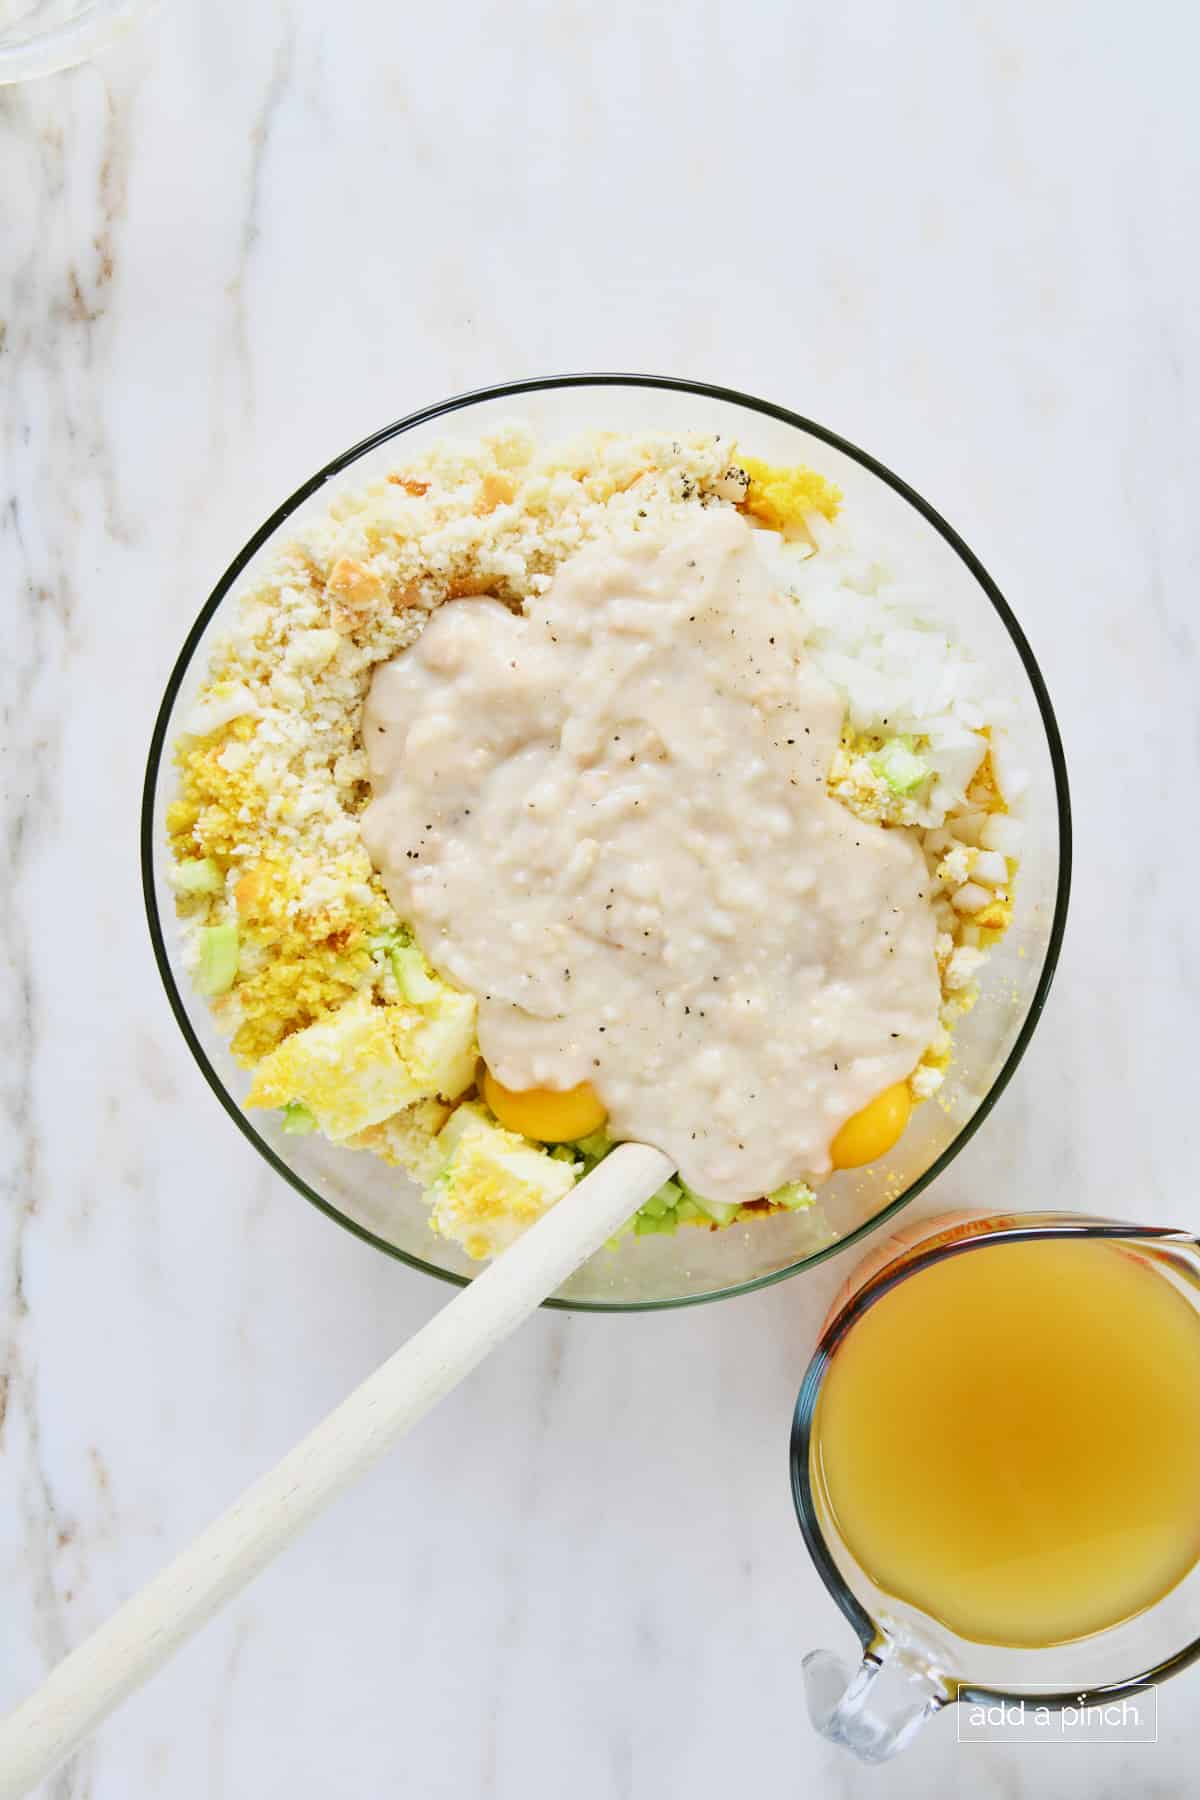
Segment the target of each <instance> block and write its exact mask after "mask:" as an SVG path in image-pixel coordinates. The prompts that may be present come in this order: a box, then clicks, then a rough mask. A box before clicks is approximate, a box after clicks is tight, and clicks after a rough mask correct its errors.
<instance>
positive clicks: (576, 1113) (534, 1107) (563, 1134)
mask: <svg viewBox="0 0 1200 1800" xmlns="http://www.w3.org/2000/svg"><path fill="white" fill-rule="evenodd" d="M482 1086H483V1097H484V1099H485V1100H486V1102H487V1104H488V1105H489V1106H490V1107H491V1109H492V1111H493V1112H494V1113H495V1115H496V1117H497V1118H498V1119H499V1121H500V1123H501V1124H502V1125H507V1126H508V1129H509V1130H510V1131H519V1132H520V1133H521V1136H522V1137H528V1138H537V1139H538V1141H539V1142H540V1143H543V1144H570V1143H573V1142H574V1140H575V1139H576V1138H581V1137H587V1136H588V1135H589V1133H590V1132H593V1131H599V1129H600V1127H601V1126H602V1125H603V1123H604V1121H605V1119H606V1118H607V1117H608V1114H607V1113H606V1112H605V1110H604V1108H603V1107H602V1106H601V1104H600V1102H599V1100H598V1099H597V1097H596V1095H595V1093H594V1092H593V1090H592V1088H591V1087H590V1086H589V1085H588V1083H587V1082H586V1081H582V1082H580V1084H579V1086H578V1087H573V1088H564V1089H562V1090H559V1089H556V1088H524V1089H521V1090H519V1091H518V1090H516V1089H514V1088H506V1087H505V1086H504V1085H503V1083H502V1082H499V1081H497V1080H496V1077H495V1076H494V1075H493V1074H492V1071H491V1070H490V1069H485V1070H484V1072H483V1084H482Z"/></svg>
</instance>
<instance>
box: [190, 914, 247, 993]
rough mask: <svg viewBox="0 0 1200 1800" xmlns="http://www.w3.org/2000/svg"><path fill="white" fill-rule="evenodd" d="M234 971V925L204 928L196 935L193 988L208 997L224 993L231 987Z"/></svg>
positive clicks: (235, 952) (235, 948)
mask: <svg viewBox="0 0 1200 1800" xmlns="http://www.w3.org/2000/svg"><path fill="white" fill-rule="evenodd" d="M237 972H238V929H237V926H236V925H232V924H230V925H206V926H205V927H204V929H203V930H202V931H201V933H200V959H199V962H198V963H197V965H196V986H197V987H198V988H199V990H200V992H201V993H202V994H207V995H208V996H209V997H210V998H212V997H214V996H215V995H217V994H224V993H227V992H228V991H229V989H230V988H231V987H232V986H233V982H234V977H235V976H236V974H237Z"/></svg>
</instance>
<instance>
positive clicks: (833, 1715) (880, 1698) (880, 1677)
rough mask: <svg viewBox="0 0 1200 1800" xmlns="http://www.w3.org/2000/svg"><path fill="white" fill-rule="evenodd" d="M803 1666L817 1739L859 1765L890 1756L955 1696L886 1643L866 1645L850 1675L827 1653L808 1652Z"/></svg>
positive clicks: (927, 1670)
mask: <svg viewBox="0 0 1200 1800" xmlns="http://www.w3.org/2000/svg"><path fill="white" fill-rule="evenodd" d="M802 1666H803V1669H804V1697H805V1700H806V1701H807V1703H808V1715H809V1718H810V1719H811V1720H812V1722H813V1724H814V1725H815V1727H816V1729H817V1730H818V1731H819V1732H820V1734H821V1736H822V1737H824V1738H828V1739H829V1742H830V1743H831V1744H840V1745H842V1747H843V1748H844V1749H846V1750H852V1751H853V1752H854V1754H855V1756H857V1757H858V1758H859V1759H860V1761H862V1762H867V1763H880V1762H886V1761H887V1759H888V1758H889V1757H890V1756H895V1754H896V1752H897V1751H898V1750H903V1749H904V1748H905V1746H906V1745H907V1744H909V1743H911V1741H912V1739H913V1738H914V1737H915V1736H916V1734H917V1732H918V1731H919V1730H920V1729H921V1727H922V1725H924V1723H925V1721H926V1720H927V1719H932V1718H933V1716H934V1715H935V1713H939V1712H941V1710H942V1708H943V1706H945V1705H946V1703H947V1701H949V1700H951V1699H953V1697H954V1696H953V1693H952V1691H951V1690H950V1688H949V1687H948V1686H947V1685H946V1683H945V1682H944V1681H943V1680H942V1679H941V1677H940V1676H938V1675H937V1674H935V1672H934V1671H933V1669H931V1668H927V1667H925V1666H924V1665H923V1664H921V1663H919V1662H916V1661H913V1660H912V1659H911V1658H910V1656H909V1655H907V1654H901V1653H900V1652H899V1650H898V1648H897V1646H896V1645H895V1644H894V1643H893V1642H892V1641H891V1640H890V1639H887V1638H880V1639H877V1640H876V1642H875V1643H873V1644H872V1645H871V1647H870V1649H869V1650H868V1651H867V1652H866V1654H865V1656H864V1657H863V1660H862V1662H861V1664H860V1665H859V1667H858V1668H857V1669H856V1670H855V1672H854V1673H853V1674H851V1673H850V1671H849V1669H848V1668H847V1667H846V1664H845V1663H844V1662H842V1660H841V1658H840V1657H837V1656H834V1654H833V1653H832V1651H829V1650H813V1651H811V1652H810V1653H809V1655H808V1656H806V1657H805V1658H804V1662H803V1665H802Z"/></svg>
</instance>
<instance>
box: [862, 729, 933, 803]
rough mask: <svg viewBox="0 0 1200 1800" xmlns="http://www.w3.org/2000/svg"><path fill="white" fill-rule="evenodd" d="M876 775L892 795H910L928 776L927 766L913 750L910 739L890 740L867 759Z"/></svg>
mask: <svg viewBox="0 0 1200 1800" xmlns="http://www.w3.org/2000/svg"><path fill="white" fill-rule="evenodd" d="M869 760H870V764H871V767H872V768H873V769H874V771H875V773H876V774H877V775H882V776H883V779H884V780H885V781H886V782H887V784H888V786H889V787H890V788H891V790H892V792H893V793H894V794H911V793H912V791H913V789H914V788H919V787H920V785H921V783H922V782H923V781H924V780H925V778H926V776H927V775H928V774H929V764H928V763H927V762H926V761H925V759H924V757H921V756H918V755H917V754H916V752H915V750H914V749H913V743H912V739H911V738H904V737H897V738H892V740H891V741H890V743H887V744H885V745H884V746H883V748H882V750H876V751H875V753H874V755H873V756H872V757H871V758H870V759H869Z"/></svg>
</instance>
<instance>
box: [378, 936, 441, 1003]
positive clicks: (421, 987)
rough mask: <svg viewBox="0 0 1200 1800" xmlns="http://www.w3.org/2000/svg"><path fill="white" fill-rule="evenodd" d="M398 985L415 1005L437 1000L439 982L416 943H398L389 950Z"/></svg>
mask: <svg viewBox="0 0 1200 1800" xmlns="http://www.w3.org/2000/svg"><path fill="white" fill-rule="evenodd" d="M389 955H390V958H391V964H392V974H393V975H394V976H395V977H396V986H397V987H398V988H399V989H400V992H401V994H402V995H403V997H404V999H405V1000H408V1001H409V1002H410V1003H411V1004H412V1005H413V1006H423V1005H424V1004H425V1003H426V1001H429V1000H436V999H437V997H438V994H439V992H440V988H439V984H438V983H437V982H436V981H435V980H434V979H433V976H432V975H431V974H430V973H429V966H428V964H427V963H426V961H425V958H424V957H423V956H422V955H421V952H420V951H419V950H418V949H417V946H416V945H415V944H397V945H395V947H394V948H393V949H392V950H391V951H390V952H389Z"/></svg>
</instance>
